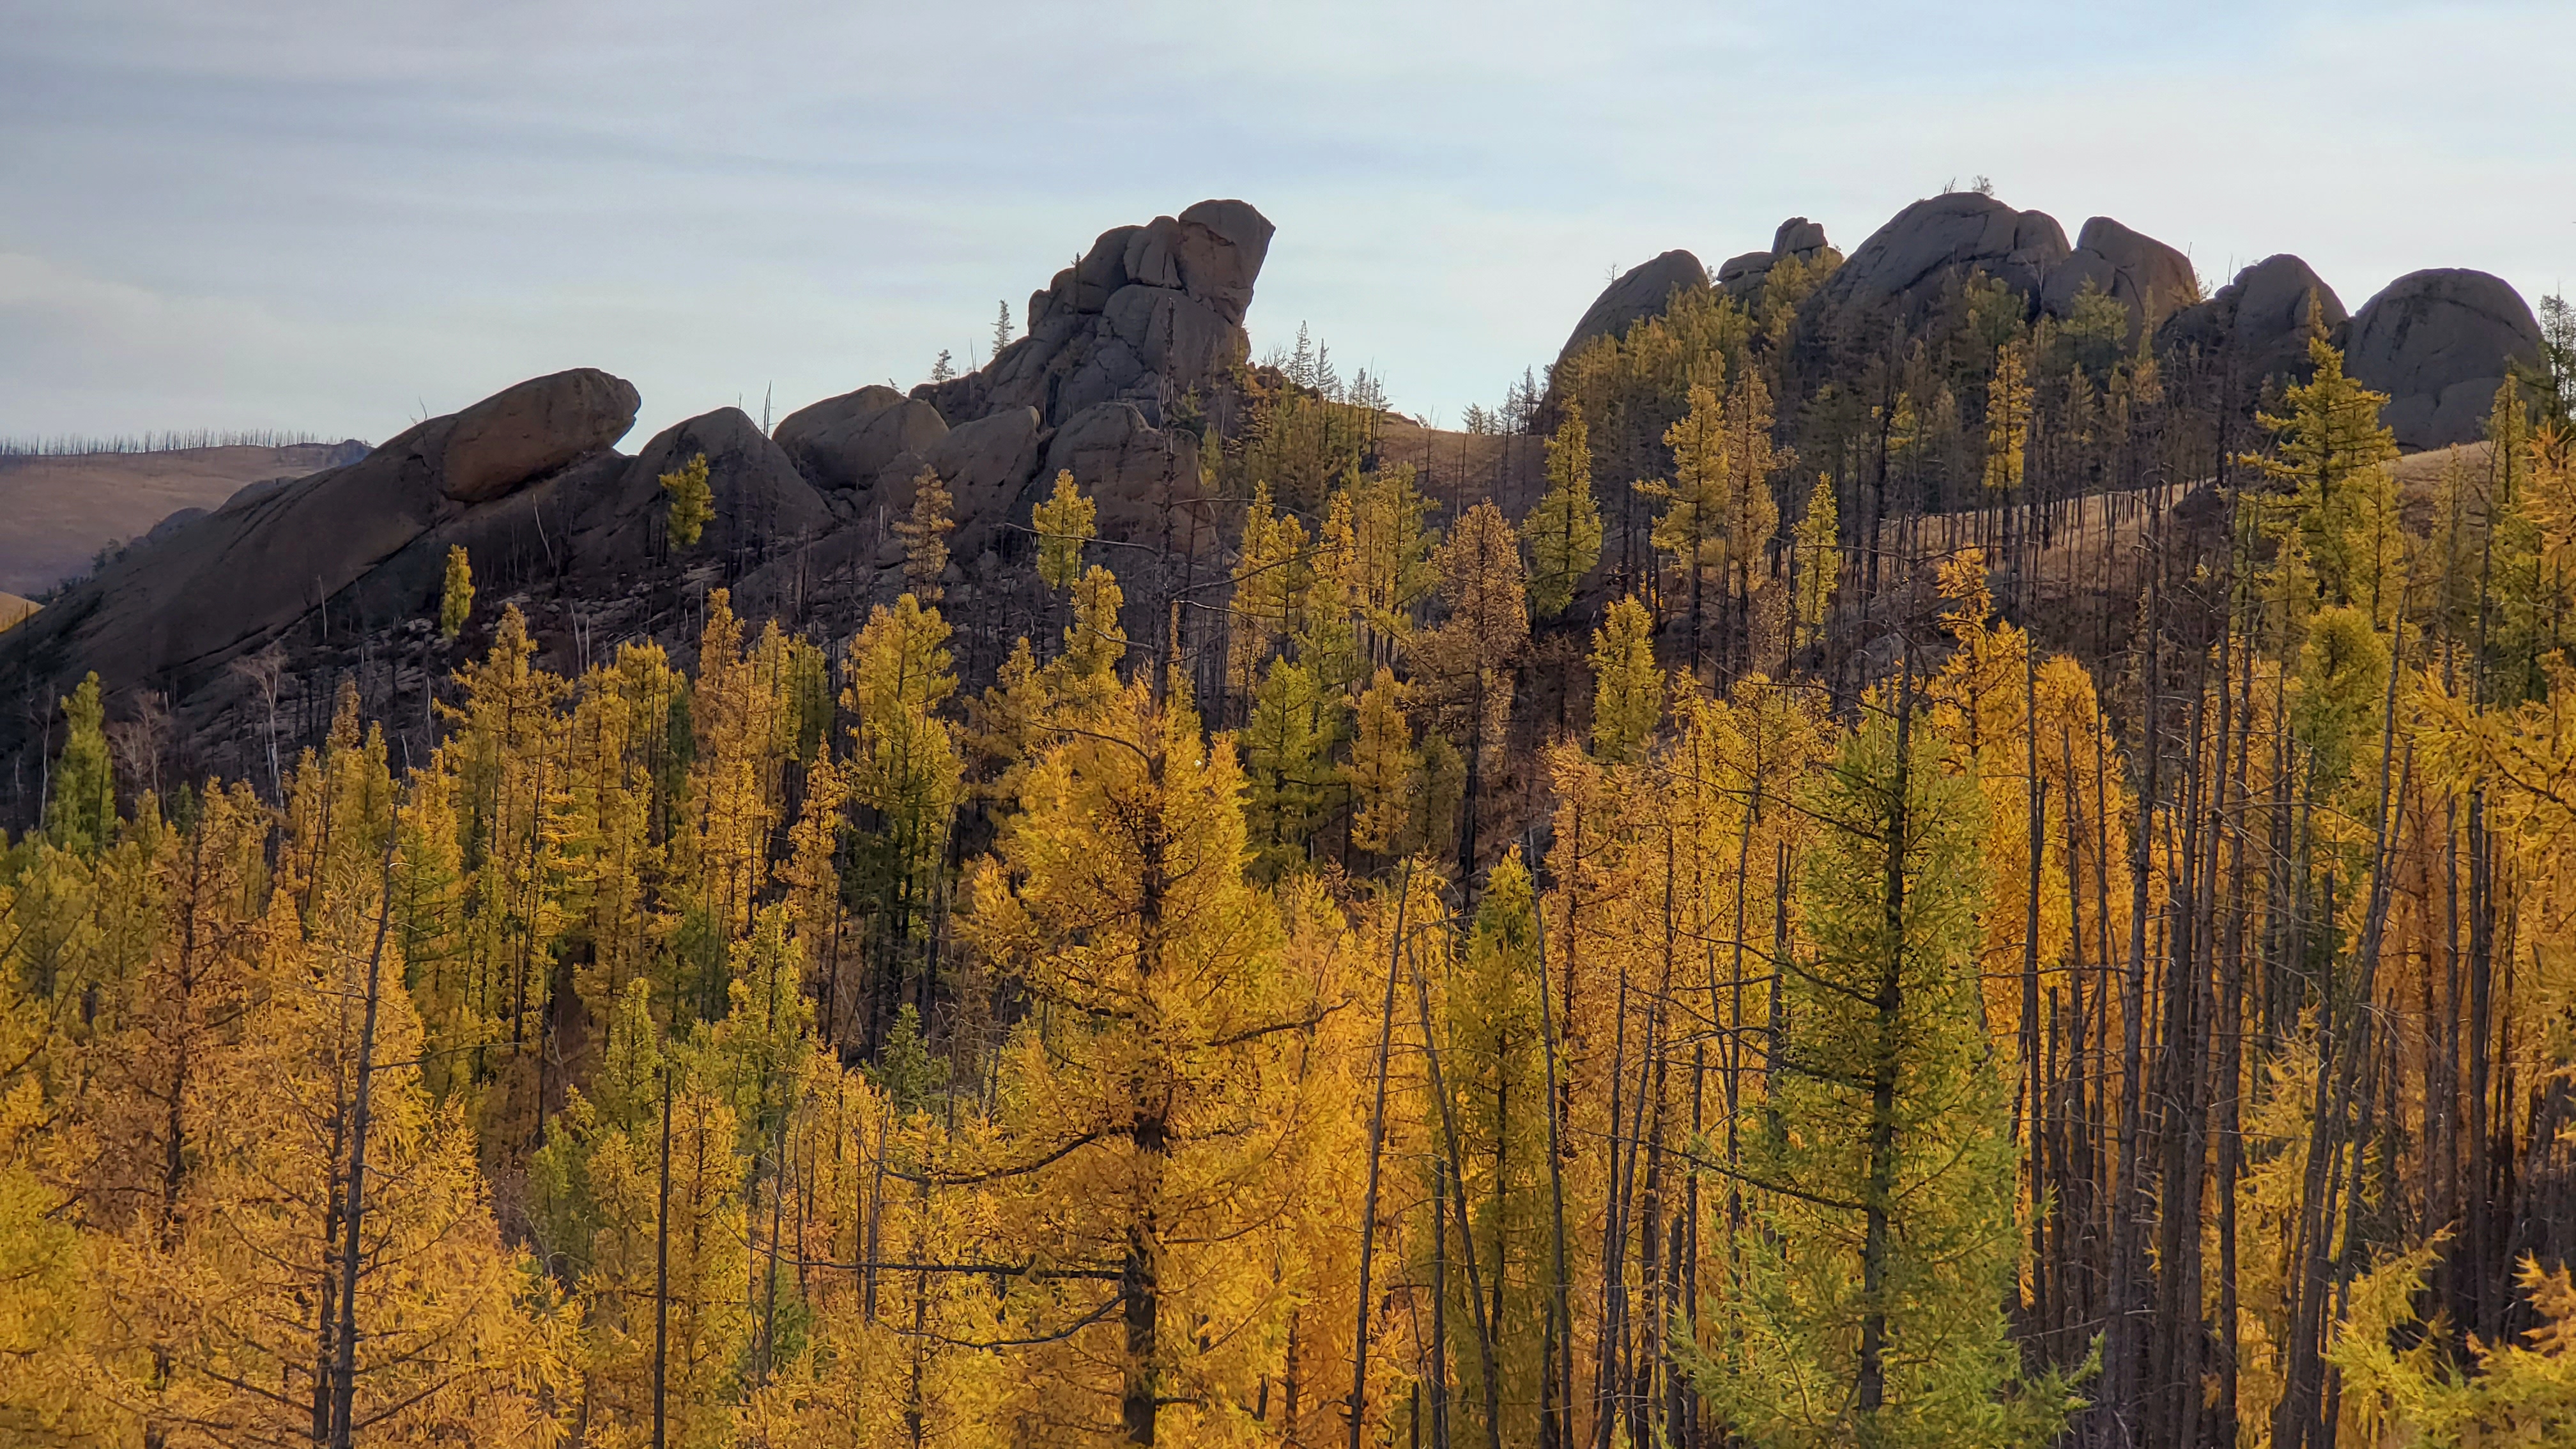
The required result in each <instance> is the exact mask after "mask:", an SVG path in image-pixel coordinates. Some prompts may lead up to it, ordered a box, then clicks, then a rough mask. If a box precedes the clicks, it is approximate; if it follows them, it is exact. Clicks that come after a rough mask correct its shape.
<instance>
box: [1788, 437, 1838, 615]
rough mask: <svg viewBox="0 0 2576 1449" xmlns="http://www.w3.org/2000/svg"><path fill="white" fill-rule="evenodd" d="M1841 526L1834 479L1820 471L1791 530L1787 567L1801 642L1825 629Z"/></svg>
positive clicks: (1836, 572) (1831, 597) (1836, 565)
mask: <svg viewBox="0 0 2576 1449" xmlns="http://www.w3.org/2000/svg"><path fill="white" fill-rule="evenodd" d="M1840 528H1841V523H1840V520H1839V519H1838V518H1837V517H1836V514H1835V508H1834V484H1833V480H1832V479H1831V478H1829V477H1827V476H1826V475H1824V474H1822V473H1819V474H1817V475H1816V486H1815V487H1814V489H1812V490H1810V491H1809V492H1808V494H1807V511H1806V513H1805V514H1804V515H1802V516H1801V517H1800V518H1799V519H1798V522H1797V526H1796V527H1795V528H1794V529H1792V530H1791V548H1792V550H1793V552H1794V554H1795V558H1794V559H1793V561H1792V563H1791V565H1790V568H1791V571H1792V573H1793V574H1794V576H1795V578H1796V609H1797V622H1798V642H1799V643H1800V644H1802V645H1803V644H1809V643H1813V642H1814V641H1815V639H1816V637H1817V634H1818V632H1819V631H1820V630H1822V629H1823V628H1824V624H1825V609H1826V606H1827V605H1828V604H1830V603H1831V602H1832V600H1833V592H1834V581H1835V580H1836V579H1837V578H1838V577H1839V576H1840V575H1841V573H1842V553H1841V538H1840Z"/></svg>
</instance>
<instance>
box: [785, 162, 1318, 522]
mask: <svg viewBox="0 0 2576 1449" xmlns="http://www.w3.org/2000/svg"><path fill="white" fill-rule="evenodd" d="M1271 231H1272V228H1271V225H1270V222H1269V221H1268V219H1267V218H1265V217H1263V216H1262V214H1261V213H1260V212H1259V211H1257V210H1255V209H1253V208H1252V207H1251V206H1250V205H1247V204H1246V203H1244V202H1240V201H1202V202H1200V203H1198V204H1197V205H1195V206H1192V207H1190V208H1188V209H1187V210H1184V211H1183V212H1181V214H1180V215H1178V216H1160V217H1156V218H1155V219H1154V220H1152V221H1150V222H1147V223H1146V224H1144V225H1142V226H1121V227H1113V228H1111V229H1110V230H1108V231H1105V232H1102V233H1101V234H1100V236H1099V238H1098V239H1097V240H1095V241H1093V242H1092V244H1091V248H1090V250H1088V251H1086V252H1084V253H1083V254H1082V258H1081V260H1079V261H1077V262H1075V263H1074V264H1073V265H1072V266H1070V267H1067V268H1065V269H1064V270H1063V271H1061V272H1058V273H1056V275H1055V278H1054V280H1053V281H1051V282H1049V283H1048V284H1047V286H1046V288H1045V289H1044V290H1042V291H1040V292H1038V293H1036V294H1034V295H1032V296H1031V297H1030V298H1029V317H1028V321H1029V330H1028V335H1026V336H1024V337H1022V338H1020V339H1019V340H1018V341H1015V342H1013V343H1011V344H1010V345H1009V346H1007V347H1004V348H1003V349H1002V350H1001V351H1000V352H999V353H997V354H996V355H995V356H994V357H993V359H992V360H991V361H990V362H988V363H986V364H985V365H984V366H983V367H981V368H979V369H977V370H976V371H974V372H971V373H968V374H966V375H965V376H963V377H957V378H951V379H949V380H948V381H945V382H939V383H924V384H923V385H921V386H919V387H916V388H914V389H913V390H912V392H911V394H910V395H909V396H906V395H905V394H902V393H898V392H896V391H895V390H894V389H892V388H888V387H863V388H860V389H859V390H858V391H856V392H853V393H847V394H844V395H843V396H840V397H834V398H826V399H824V400H823V401H821V402H818V403H815V404H813V405H812V406H810V407H805V408H801V409H799V410H797V411H796V412H794V413H791V414H789V415H788V416H787V417H786V419H785V420H783V421H781V422H780V423H779V425H778V428H777V430H776V432H775V433H774V435H773V436H774V438H775V440H776V442H777V443H778V446H779V447H780V448H781V449H782V450H784V452H785V454H786V456H787V457H788V458H789V459H791V460H792V461H793V463H794V466H795V468H796V471H797V472H798V473H800V474H801V475H803V477H804V478H806V479H807V480H808V481H810V482H812V483H813V484H814V485H815V486H816V487H817V488H820V489H823V490H826V492H827V495H828V497H829V500H830V502H831V504H832V506H833V507H834V508H835V509H836V510H838V511H840V512H841V513H842V514H843V515H844V516H856V515H859V514H862V513H873V512H876V511H878V510H883V511H884V512H886V513H887V514H889V515H891V514H893V513H898V512H901V511H902V510H904V509H907V508H909V507H910V506H911V504H912V499H913V480H914V479H915V478H916V477H918V476H919V475H920V473H921V470H922V469H924V468H929V469H931V470H933V471H935V472H937V473H938V474H939V476H940V477H941V479H942V480H943V481H945V482H946V483H947V485H948V491H949V495H950V497H951V498H952V499H953V500H954V504H953V508H954V516H955V518H956V520H957V532H956V534H955V535H954V536H953V537H952V538H951V539H950V542H949V546H950V549H951V551H952V552H953V553H955V554H956V555H957V556H958V557H959V558H960V559H961V560H962V559H972V558H974V557H975V556H976V555H978V554H980V553H981V552H982V551H983V550H984V549H985V548H987V547H990V546H992V545H993V544H995V543H997V542H999V541H1000V540H1001V539H1002V538H1003V537H1004V536H1005V534H1006V533H1007V531H1008V525H1009V524H1012V523H1025V522H1026V521H1027V513H1028V508H1029V505H1030V504H1031V503H1033V502H1034V501H1035V498H1034V496H1033V495H1032V494H1031V490H1032V489H1033V488H1035V489H1037V491H1038V492H1040V493H1042V492H1043V491H1044V489H1043V484H1044V481H1045V480H1048V479H1052V478H1053V477H1054V475H1055V473H1056V471H1057V470H1058V469H1059V468H1071V469H1072V470H1073V472H1074V477H1075V478H1076V480H1077V481H1079V482H1080V483H1081V484H1082V486H1083V487H1084V488H1085V489H1087V490H1089V491H1091V492H1092V493H1093V494H1094V495H1095V496H1097V497H1098V498H1099V500H1100V507H1101V519H1100V528H1101V532H1102V534H1103V535H1104V536H1106V537H1111V538H1133V537H1141V536H1143V535H1144V534H1145V533H1149V532H1150V533H1153V534H1155V535H1156V536H1159V535H1160V533H1161V531H1162V527H1163V525H1162V523H1161V521H1160V519H1159V518H1157V517H1153V516H1150V514H1151V510H1150V509H1147V508H1145V507H1144V506H1143V505H1142V504H1141V502H1140V500H1144V499H1149V498H1150V499H1154V500H1157V502H1156V503H1155V504H1154V505H1153V506H1154V507H1155V508H1160V507H1162V506H1164V504H1163V502H1162V501H1161V500H1166V499H1170V500H1172V502H1173V504H1174V506H1177V505H1178V504H1179V503H1180V502H1182V501H1185V499H1183V498H1182V497H1181V496H1179V495H1175V494H1174V492H1173V489H1174V486H1175V484H1176V482H1182V483H1185V484H1186V487H1185V488H1184V489H1183V490H1182V491H1183V493H1184V494H1186V495H1189V496H1195V493H1196V490H1197V487H1198V469H1197V456H1198V445H1197V440H1196V439H1195V438H1194V437H1191V436H1189V435H1188V434H1187V433H1186V432H1183V431H1180V430H1171V431H1167V430H1166V429H1165V426H1164V424H1165V423H1166V421H1167V420H1168V419H1169V417H1170V415H1171V411H1172V408H1173V406H1174V405H1175V404H1177V403H1179V402H1180V401H1181V399H1183V398H1184V397H1188V396H1191V395H1193V394H1195V395H1196V396H1197V397H1198V398H1199V399H1201V400H1202V401H1204V400H1206V399H1208V398H1209V397H1211V396H1213V395H1214V394H1215V393H1217V392H1218V391H1219V390H1221V389H1223V388H1225V387H1228V386H1230V385H1231V382H1230V379H1231V374H1232V371H1233V369H1234V367H1235V365H1236V364H1237V363H1238V362H1239V361H1241V360H1242V359H1243V358H1244V357H1245V356H1246V355H1247V354H1248V353H1249V351H1250V349H1251V338H1250V336H1249V335H1248V334H1247V333H1246V332H1245V331H1244V328H1243V319H1244V316H1245V314H1246V312H1247V311H1249V309H1250V308H1251V306H1252V291H1253V285H1254V283H1255V282H1256V281H1258V280H1259V279H1260V276H1261V264H1262V261H1263V259H1264V258H1265V257H1266V256H1267V255H1268V254H1269V250H1270V237H1271ZM1175 458H1180V459H1185V460H1187V462H1188V467H1187V468H1186V469H1185V470H1181V471H1175V469H1174V465H1173V461H1172V460H1174V459H1175ZM1042 460H1043V462H1044V466H1043V467H1041V466H1040V464H1041V461H1042Z"/></svg>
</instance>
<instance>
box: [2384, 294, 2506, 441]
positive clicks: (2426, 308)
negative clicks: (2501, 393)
mask: <svg viewBox="0 0 2576 1449" xmlns="http://www.w3.org/2000/svg"><path fill="white" fill-rule="evenodd" d="M2539 355H2540V324H2539V322H2538V321H2537V320H2535V319H2534V318H2533V316H2532V315H2531V308H2530V307H2529V306H2528V305H2527V304H2525V303H2524V301H2523V300H2522V296H2521V294H2520V293H2518V292H2516V291H2514V289H2513V288H2512V287H2511V286H2509V285H2507V284H2506V283H2505V281H2504V279H2503V278H2501V277H2496V276H2491V275H2489V274H2487V273H2485V272H2472V271H2464V270H2460V269H2457V268H2438V269H2434V270H2430V271H2421V272H2409V273H2407V274H2406V275H2405V276H2402V277H2400V278H2398V279H2397V280H2396V281H2394V282H2391V283H2389V284H2388V285H2387V286H2386V287H2385V288H2383V289H2381V291H2380V293H2379V295H2377V296H2375V297H2373V298H2371V299H2370V300H2369V301H2367V302H2364V303H2362V304H2361V310H2360V311H2358V312H2356V313H2354V314H2353V316H2352V328H2351V331H2350V334H2349V341H2348V342H2347V343H2346V344H2345V347H2344V366H2345V369H2346V370H2347V371H2349V372H2350V373H2351V374H2352V375H2353V376H2354V377H2356V378H2359V379H2360V380H2361V381H2362V382H2364V383H2366V384H2368V385H2369V386H2370V387H2372V388H2375V389H2377V390H2378V391H2380V392H2384V393H2386V394H2388V406H2387V407H2386V408H2384V409H2382V410H2381V412H2380V420H2381V421H2382V422H2385V423H2386V424H2387V425H2388V427H2389V429H2390V431H2392V432H2394V433H2395V434H2396V435H2397V444H2398V446H2399V447H2402V448H2408V449H2419V448H2444V447H2449V446H2450V445H2451V444H2454V443H2467V442H2474V441H2476V440H2477V439H2479V438H2482V437H2484V436H2486V424H2487V417H2488V415H2489V413H2490V412H2491V411H2492V410H2493V408H2494V406H2495V395H2496V390H2497V389H2498V388H2499V387H2501V386H2503V384H2504V379H2505V369H2506V365H2507V363H2508V361H2509V360H2511V359H2514V358H2522V359H2526V360H2528V359H2531V358H2536V357H2538V356H2539Z"/></svg>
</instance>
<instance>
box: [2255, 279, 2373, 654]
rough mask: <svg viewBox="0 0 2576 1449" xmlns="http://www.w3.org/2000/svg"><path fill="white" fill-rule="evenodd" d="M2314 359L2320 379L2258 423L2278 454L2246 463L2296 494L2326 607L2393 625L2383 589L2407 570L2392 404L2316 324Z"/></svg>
mask: <svg viewBox="0 0 2576 1449" xmlns="http://www.w3.org/2000/svg"><path fill="white" fill-rule="evenodd" d="M2312 310H2313V309H2312ZM2308 357H2309V360H2310V361H2312V362H2313V363H2314V364H2315V365H2316V373H2315V375H2314V376H2313V377H2311V378H2310V379H2309V380H2308V381H2307V382H2304V383H2300V384H2296V385H2294V386H2292V387H2291V388H2289V389H2288V390H2287V391H2286V392H2285V393H2283V395H2282V407H2283V410H2282V411H2281V412H2280V413H2277V414H2274V413H2264V414H2261V415H2260V416H2259V417H2258V418H2257V419H2256V421H2258V422H2260V423H2261V424H2262V425H2263V426H2264V427H2265V428H2266V429H2268V430H2270V432H2271V433H2272V435H2273V439H2274V443H2273V451H2272V453H2271V454H2270V455H2263V456H2256V457H2253V458H2250V459H2248V460H2247V461H2248V462H2250V463H2251V464H2253V466H2254V467H2256V468H2257V469H2259V470H2260V471H2261V472H2262V474H2263V475H2264V476H2265V477H2267V478H2269V479H2271V480H2272V481H2273V482H2274V483H2276V484H2279V485H2282V486H2285V487H2288V488H2290V489H2292V490H2294V494H2293V497H2292V500H2291V505H2290V517H2291V519H2292V521H2293V522H2294V524H2295V526H2296V527H2297V529H2298V531H2299V536H2300V542H2301V544H2302V545H2303V546H2304V548H2305V550H2306V553H2307V557H2308V558H2309V559H2310V560H2311V561H2312V562H2313V564H2314V566H2315V568H2316V581H2317V591H2318V596H2319V599H2320V600H2321V601H2322V602H2324V603H2328V604H2361V605H2363V606H2364V607H2366V608H2368V609H2369V610H2370V612H2371V614H2372V615H2373V617H2375V618H2381V619H2386V618H2388V617H2390V616H2391V615H2393V613H2394V612H2395V609H2396V606H2397V599H2396V597H2395V595H2394V593H2391V592H2389V591H2386V590H2385V589H2383V587H2382V585H2383V583H2384V582H2385V580H2386V579H2387V577H2388V575H2389V574H2391V573H2392V572H2393V569H2394V566H2395V565H2396V563H2397V562H2398V554H2397V500H2396V485H2395V483H2394V482H2393V481H2392V480H2391V478H2390V476H2389V473H2388V467H2387V465H2388V464H2389V462H2391V461H2392V460H2394V459H2395V458H2396V456H2397V440H2396V438H2395V436H2394V435H2393V434H2391V433H2390V432H2389V430H2388V429H2387V428H2386V427H2384V426H2382V425H2381V424H2380V421H2379V410H2380V409H2381V408H2382V407H2384V406H2385V405H2386V404H2387V402H2388V397H2387V394H2385V393H2376V392H2372V391H2371V390H2370V389H2368V388H2366V387H2363V386H2362V385H2361V384H2359V383H2357V382H2355V381H2353V380H2352V379H2351V378H2350V377H2348V376H2346V375H2345V373H2344V370H2343V353H2342V352H2340V351H2339V350H2337V349H2336V348H2335V347H2334V346H2333V345H2332V344H2331V343H2329V342H2327V341H2326V340H2325V338H2324V336H2323V335H2321V334H2319V333H2317V332H2316V331H2315V328H2314V325H2313V324H2312V326H2311V335H2310V336H2309V338H2308Z"/></svg>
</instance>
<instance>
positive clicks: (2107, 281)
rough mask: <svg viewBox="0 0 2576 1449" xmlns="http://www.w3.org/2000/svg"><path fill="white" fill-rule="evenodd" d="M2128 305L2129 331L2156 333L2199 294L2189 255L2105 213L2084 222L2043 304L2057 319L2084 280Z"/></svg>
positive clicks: (2068, 309) (2072, 302) (2051, 280)
mask: <svg viewBox="0 0 2576 1449" xmlns="http://www.w3.org/2000/svg"><path fill="white" fill-rule="evenodd" d="M2088 281H2089V282H2091V283H2093V284H2094V286H2096V287H2097V288H2099V289H2100V290H2101V291H2102V293H2103V294H2104V295H2106V296H2108V297H2111V298H2112V299H2114V300H2116V301H2118V302H2120V303H2121V304H2123V305H2124V306H2126V307H2127V308H2128V312H2129V335H2130V336H2131V337H2133V338H2134V337H2136V336H2137V335H2138V333H2139V332H2140V331H2141V330H2142V329H2143V330H2145V331H2147V332H2153V331H2154V330H2155V329H2156V328H2157V326H2159V325H2160V324H2162V323H2163V321H2164V320H2165V319H2166V318H2167V317H2170V316H2172V315H2173V314H2174V313H2175V312H2176V311H2177V310H2179V309H2181V308H2183V307H2186V306H2189V305H2191V302H2192V299H2193V298H2194V297H2196V296H2198V295H2199V291H2200V282H2199V278H2198V275H2197V274H2196V273H2194V272H2193V271H2192V267H2191V258H2189V257H2187V256H2184V255H2183V254H2182V253H2181V252H2178V251H2176V250H2174V249H2173V248H2172V247H2169V246H2167V245H2165V244H2164V243H2163V242H2160V241H2158V240H2156V239H2155V238H2154V237H2151V236H2148V235H2146V234H2145V233H2143V232H2138V231H2132V230H2131V229H2129V228H2128V227H2125V226H2122V225H2121V224H2120V223H2118V222H2116V221H2113V220H2112V219H2111V218H2109V217H2107V216H2097V217H2094V218H2092V219H2090V220H2088V221H2086V222H2085V223H2084V230H2083V232H2082V233H2081V234H2079V235H2078V236H2077V237H2076V241H2075V250H2074V252H2073V253H2072V254H2070V255H2069V256H2068V257H2067V259H2066V260H2065V261H2064V262H2062V263H2060V264H2059V265H2058V267H2057V269H2056V270H2055V271H2053V272H2051V273H2049V275H2048V281H2047V283H2046V285H2045V286H2043V287H2042V288H2041V291H2040V305H2041V306H2042V307H2045V308H2046V309H2047V310H2048V311H2049V312H2050V313H2051V314H2053V315H2055V316H2059V317H2063V316H2066V315H2068V314H2070V313H2071V312H2072V311H2073V310H2074V307H2075V299H2076V297H2077V296H2079V295H2080V294H2082V292H2083V290H2084V284H2085V283H2086V282H2088Z"/></svg>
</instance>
